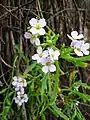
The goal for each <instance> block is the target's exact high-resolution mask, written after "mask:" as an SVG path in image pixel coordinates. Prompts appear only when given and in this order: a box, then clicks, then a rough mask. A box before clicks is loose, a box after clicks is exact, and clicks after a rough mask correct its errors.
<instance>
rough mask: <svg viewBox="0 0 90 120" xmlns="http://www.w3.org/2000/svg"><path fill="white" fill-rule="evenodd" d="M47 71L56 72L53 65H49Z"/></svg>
mask: <svg viewBox="0 0 90 120" xmlns="http://www.w3.org/2000/svg"><path fill="white" fill-rule="evenodd" d="M49 70H50V72H55V71H56V66H55V65H53V64H51V65H50V66H49Z"/></svg>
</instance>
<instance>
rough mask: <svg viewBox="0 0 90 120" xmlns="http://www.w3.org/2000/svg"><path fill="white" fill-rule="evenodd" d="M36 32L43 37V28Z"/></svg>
mask: <svg viewBox="0 0 90 120" xmlns="http://www.w3.org/2000/svg"><path fill="white" fill-rule="evenodd" d="M37 31H38V34H40V35H45V33H46V32H45V30H44V29H43V28H40V29H39V30H37Z"/></svg>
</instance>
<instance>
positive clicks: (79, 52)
mask: <svg viewBox="0 0 90 120" xmlns="http://www.w3.org/2000/svg"><path fill="white" fill-rule="evenodd" d="M74 52H75V53H76V54H77V56H83V53H82V52H81V51H78V50H77V49H74Z"/></svg>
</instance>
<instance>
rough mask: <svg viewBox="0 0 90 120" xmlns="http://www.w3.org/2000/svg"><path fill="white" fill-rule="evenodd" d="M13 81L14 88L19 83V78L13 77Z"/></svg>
mask: <svg viewBox="0 0 90 120" xmlns="http://www.w3.org/2000/svg"><path fill="white" fill-rule="evenodd" d="M13 80H14V81H13V82H12V85H13V86H16V85H17V83H18V78H17V77H16V76H14V77H13Z"/></svg>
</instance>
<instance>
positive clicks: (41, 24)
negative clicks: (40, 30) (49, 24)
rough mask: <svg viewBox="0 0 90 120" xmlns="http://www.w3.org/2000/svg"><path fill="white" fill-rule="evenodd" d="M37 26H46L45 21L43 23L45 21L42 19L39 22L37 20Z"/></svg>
mask: <svg viewBox="0 0 90 120" xmlns="http://www.w3.org/2000/svg"><path fill="white" fill-rule="evenodd" d="M39 24H40V27H44V26H46V21H45V19H44V18H43V19H40V20H39Z"/></svg>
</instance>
